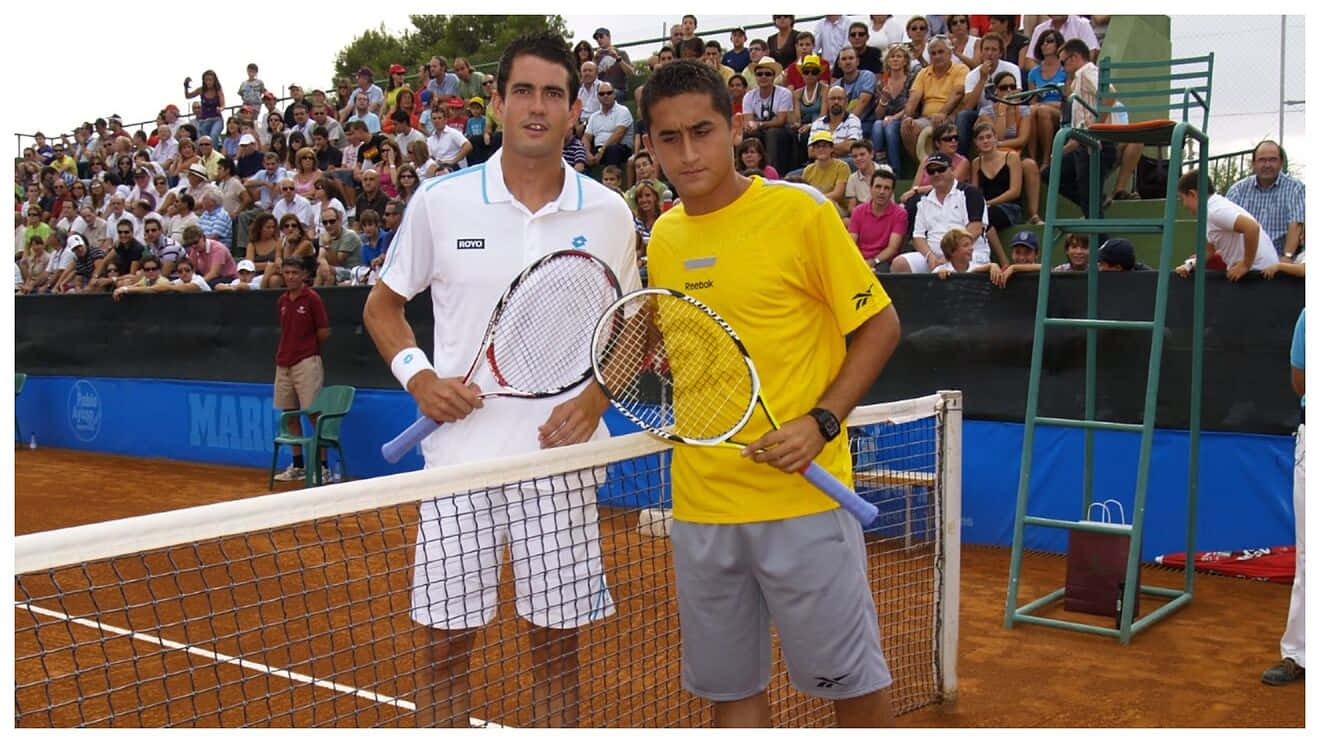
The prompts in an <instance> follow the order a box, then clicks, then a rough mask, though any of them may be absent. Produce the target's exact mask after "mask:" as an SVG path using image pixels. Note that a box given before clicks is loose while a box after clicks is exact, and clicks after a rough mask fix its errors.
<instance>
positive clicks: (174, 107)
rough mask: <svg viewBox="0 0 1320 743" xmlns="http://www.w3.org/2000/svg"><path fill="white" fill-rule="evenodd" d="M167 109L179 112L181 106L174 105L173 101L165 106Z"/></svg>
mask: <svg viewBox="0 0 1320 743" xmlns="http://www.w3.org/2000/svg"><path fill="white" fill-rule="evenodd" d="M165 110H166V111H173V112H175V113H178V112H179V107H178V106H176V105H174V104H173V103H171V104H169V105H168V106H166V107H165Z"/></svg>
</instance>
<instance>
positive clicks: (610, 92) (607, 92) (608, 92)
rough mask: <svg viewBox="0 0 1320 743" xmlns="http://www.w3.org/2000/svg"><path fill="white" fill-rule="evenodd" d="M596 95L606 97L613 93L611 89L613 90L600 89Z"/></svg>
mask: <svg viewBox="0 0 1320 743" xmlns="http://www.w3.org/2000/svg"><path fill="white" fill-rule="evenodd" d="M596 95H597V96H599V97H601V98H608V97H610V96H612V95H614V91H613V90H602V91H600V92H599V93H597V94H596Z"/></svg>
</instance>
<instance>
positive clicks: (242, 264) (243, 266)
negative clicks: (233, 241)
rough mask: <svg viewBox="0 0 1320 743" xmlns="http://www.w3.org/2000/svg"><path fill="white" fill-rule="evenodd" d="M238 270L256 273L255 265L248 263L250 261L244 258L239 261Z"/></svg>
mask: <svg viewBox="0 0 1320 743" xmlns="http://www.w3.org/2000/svg"><path fill="white" fill-rule="evenodd" d="M238 270H240V271H256V270H257V266H256V264H254V263H253V262H252V261H250V260H248V259H246V258H244V259H243V260H241V261H239V262H238Z"/></svg>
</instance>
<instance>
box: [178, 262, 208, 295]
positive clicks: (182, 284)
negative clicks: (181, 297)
mask: <svg viewBox="0 0 1320 743" xmlns="http://www.w3.org/2000/svg"><path fill="white" fill-rule="evenodd" d="M178 269H179V275H178V277H177V278H174V279H171V280H170V291H176V292H209V291H211V285H210V284H208V283H206V281H205V280H204V279H203V278H202V277H201V276H199V275H198V274H197V271H196V269H195V268H194V267H193V264H192V261H189V260H188V259H187V258H183V259H181V260H180V261H179V266H178Z"/></svg>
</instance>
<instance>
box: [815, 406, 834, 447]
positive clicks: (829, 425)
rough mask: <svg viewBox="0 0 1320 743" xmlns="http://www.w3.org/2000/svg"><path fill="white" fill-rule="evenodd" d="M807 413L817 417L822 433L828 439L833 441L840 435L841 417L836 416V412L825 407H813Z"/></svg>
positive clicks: (817, 423)
mask: <svg viewBox="0 0 1320 743" xmlns="http://www.w3.org/2000/svg"><path fill="white" fill-rule="evenodd" d="M807 415H809V416H811V417H812V418H815V419H816V426H817V427H818V428H820V435H821V436H824V437H825V440H826V441H833V440H834V438H835V437H836V436H838V435H839V430H840V429H839V419H838V418H836V417H834V413H831V412H830V411H828V410H826V409H825V408H812V409H811V411H810V412H808V413H807Z"/></svg>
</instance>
